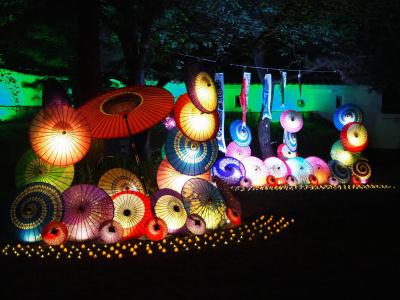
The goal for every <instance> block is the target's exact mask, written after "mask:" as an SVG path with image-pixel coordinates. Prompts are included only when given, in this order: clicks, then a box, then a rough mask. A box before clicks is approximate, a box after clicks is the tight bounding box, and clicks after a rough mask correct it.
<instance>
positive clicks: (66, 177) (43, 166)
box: [15, 149, 75, 192]
mask: <svg viewBox="0 0 400 300" xmlns="http://www.w3.org/2000/svg"><path fill="white" fill-rule="evenodd" d="M74 170H75V168H74V165H69V166H65V167H59V166H55V165H52V164H49V163H47V162H45V161H44V160H42V159H41V158H40V157H39V156H37V155H36V153H35V152H34V151H33V150H32V149H29V150H27V151H26V152H25V153H24V154H23V155H22V157H21V158H20V159H19V160H18V162H17V165H16V167H15V185H16V187H17V188H20V187H22V186H23V185H25V184H28V183H32V182H47V183H49V184H51V185H53V186H54V187H56V188H57V189H58V190H59V191H60V192H63V191H64V190H65V189H67V188H68V187H70V186H71V184H72V180H73V179H74Z"/></svg>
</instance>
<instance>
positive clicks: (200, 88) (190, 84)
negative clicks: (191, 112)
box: [185, 71, 218, 113]
mask: <svg viewBox="0 0 400 300" xmlns="http://www.w3.org/2000/svg"><path fill="white" fill-rule="evenodd" d="M185 85H186V89H187V91H188V94H189V96H190V99H191V101H192V102H193V104H194V105H195V106H196V107H197V109H199V110H200V111H202V112H205V113H211V112H213V111H215V110H216V109H217V103H218V102H217V89H216V87H215V83H214V80H213V79H212V77H211V76H210V75H209V74H208V73H207V72H204V71H203V72H197V73H195V72H192V73H191V74H190V75H189V76H188V77H187V78H186V80H185Z"/></svg>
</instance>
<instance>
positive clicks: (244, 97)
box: [239, 72, 251, 126]
mask: <svg viewBox="0 0 400 300" xmlns="http://www.w3.org/2000/svg"><path fill="white" fill-rule="evenodd" d="M250 80H251V73H249V72H243V80H242V90H241V91H240V96H239V100H240V106H241V107H242V123H243V126H245V125H246V114H247V104H248V98H249V97H248V96H249V88H250Z"/></svg>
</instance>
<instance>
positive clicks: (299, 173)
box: [286, 157, 313, 184]
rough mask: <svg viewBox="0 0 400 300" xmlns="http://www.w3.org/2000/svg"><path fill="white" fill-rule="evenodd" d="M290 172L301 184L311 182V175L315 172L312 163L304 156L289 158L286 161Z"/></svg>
mask: <svg viewBox="0 0 400 300" xmlns="http://www.w3.org/2000/svg"><path fill="white" fill-rule="evenodd" d="M286 163H287V165H288V166H289V169H290V173H291V174H292V175H293V176H294V177H296V179H297V181H298V183H299V184H309V183H310V182H309V176H310V175H311V174H312V173H313V167H312V165H311V164H310V163H309V162H308V161H307V160H306V159H304V158H302V157H293V158H289V159H288V160H287V161H286Z"/></svg>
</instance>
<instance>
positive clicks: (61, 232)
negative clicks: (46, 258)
mask: <svg viewBox="0 0 400 300" xmlns="http://www.w3.org/2000/svg"><path fill="white" fill-rule="evenodd" d="M41 235H42V239H43V242H45V243H46V244H47V245H51V246H57V245H61V244H64V243H65V242H66V241H67V239H68V228H67V226H66V225H65V224H64V223H63V222H60V221H50V222H49V223H47V224H46V225H45V226H44V227H43V229H42V232H41Z"/></svg>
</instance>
